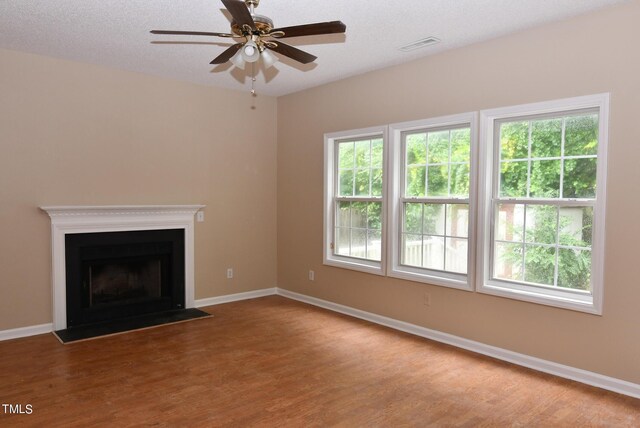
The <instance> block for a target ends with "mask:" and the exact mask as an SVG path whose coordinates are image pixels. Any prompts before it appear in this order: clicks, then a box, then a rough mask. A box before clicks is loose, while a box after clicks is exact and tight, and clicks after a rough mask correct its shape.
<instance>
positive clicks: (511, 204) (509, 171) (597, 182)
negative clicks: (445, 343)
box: [478, 95, 608, 313]
mask: <svg viewBox="0 0 640 428" xmlns="http://www.w3.org/2000/svg"><path fill="white" fill-rule="evenodd" d="M607 117H608V96H607V95H600V96H591V97H580V98H573V99H567V100H559V101H555V102H550V103H540V104H533V105H526V106H517V107H512V108H505V109H496V110H489V111H484V112H482V131H483V136H484V137H485V141H483V143H482V148H483V150H484V152H483V153H482V155H481V158H482V161H483V162H484V166H483V170H484V174H483V178H484V180H485V182H484V186H482V189H483V190H484V195H483V198H482V199H483V201H482V202H483V204H482V205H483V208H482V210H481V216H480V222H481V223H480V224H481V225H482V228H481V233H482V235H483V239H482V248H481V251H479V252H478V253H479V260H478V266H479V268H480V270H481V271H482V272H481V273H482V274H481V275H479V277H478V281H479V284H478V289H479V291H482V292H486V293H491V294H497V295H502V296H508V297H514V298H519V299H523V300H530V301H534V302H538V303H544V304H549V305H553V306H560V307H565V308H570V309H577V310H582V311H585V312H593V313H601V310H602V309H601V308H602V306H601V305H602V265H603V249H604V247H603V246H604V242H603V238H604V203H605V202H604V197H605V178H606V143H607V134H606V130H607Z"/></svg>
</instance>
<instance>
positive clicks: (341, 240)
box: [335, 227, 351, 256]
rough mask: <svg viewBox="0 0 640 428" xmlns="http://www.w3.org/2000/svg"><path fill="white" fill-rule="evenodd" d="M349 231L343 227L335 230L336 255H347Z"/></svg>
mask: <svg viewBox="0 0 640 428" xmlns="http://www.w3.org/2000/svg"><path fill="white" fill-rule="evenodd" d="M350 236H351V231H350V229H347V228H345V227H338V228H336V244H335V252H336V254H340V255H342V256H348V255H349V241H350Z"/></svg>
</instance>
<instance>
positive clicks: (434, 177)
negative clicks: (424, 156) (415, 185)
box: [427, 165, 449, 196]
mask: <svg viewBox="0 0 640 428" xmlns="http://www.w3.org/2000/svg"><path fill="white" fill-rule="evenodd" d="M427 171H428V172H427V174H428V177H427V196H448V193H449V189H448V184H449V166H448V165H441V166H430V167H429V168H428V170H427Z"/></svg>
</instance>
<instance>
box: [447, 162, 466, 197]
mask: <svg viewBox="0 0 640 428" xmlns="http://www.w3.org/2000/svg"><path fill="white" fill-rule="evenodd" d="M450 194H451V196H457V197H463V198H468V197H469V165H451V189H450Z"/></svg>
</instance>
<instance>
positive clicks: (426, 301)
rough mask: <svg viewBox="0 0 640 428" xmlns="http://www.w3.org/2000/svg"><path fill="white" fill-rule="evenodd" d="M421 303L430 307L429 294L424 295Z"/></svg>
mask: <svg viewBox="0 0 640 428" xmlns="http://www.w3.org/2000/svg"><path fill="white" fill-rule="evenodd" d="M423 303H424V305H425V306H427V307H429V306H431V293H424V300H423Z"/></svg>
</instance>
